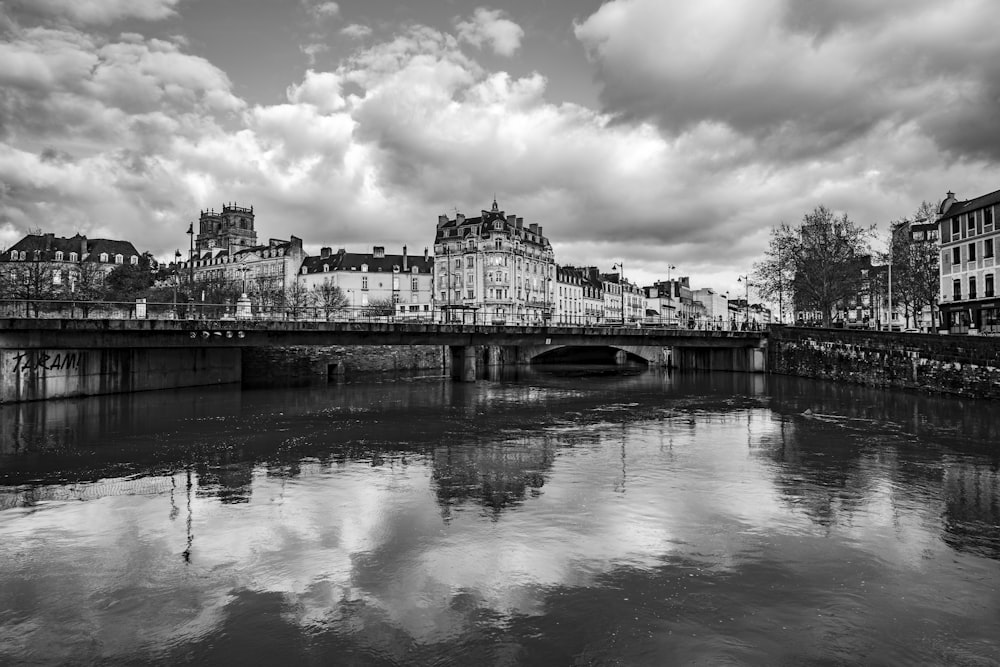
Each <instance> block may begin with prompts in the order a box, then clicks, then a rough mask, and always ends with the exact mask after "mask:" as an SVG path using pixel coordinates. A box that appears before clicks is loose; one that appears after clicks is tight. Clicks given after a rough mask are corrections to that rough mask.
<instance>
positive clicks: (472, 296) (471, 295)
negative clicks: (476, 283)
mask: <svg viewBox="0 0 1000 667" xmlns="http://www.w3.org/2000/svg"><path fill="white" fill-rule="evenodd" d="M466 294H467V295H468V296H467V298H469V299H475V298H476V291H475V290H474V289H472V288H469V289H468V290H466Z"/></svg>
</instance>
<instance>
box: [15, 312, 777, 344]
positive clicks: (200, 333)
mask: <svg viewBox="0 0 1000 667" xmlns="http://www.w3.org/2000/svg"><path fill="white" fill-rule="evenodd" d="M766 338H767V333H766V332H761V331H714V330H701V329H677V328H641V329H640V328H628V327H620V326H618V327H614V326H603V327H602V326H513V325H511V326H504V325H482V324H480V325H472V324H438V323H429V322H420V323H417V322H343V321H337V322H326V321H302V320H297V321H259V320H174V319H162V320H160V319H131V320H129V319H105V320H97V319H56V318H51V319H47V318H43V319H35V318H5V319H0V348H11V347H18V348H34V349H38V348H124V347H156V348H162V347H191V346H217V347H257V346H267V345H609V346H639V345H651V346H675V347H725V348H742V347H760V346H761V345H763V344H764V341H765V340H766Z"/></svg>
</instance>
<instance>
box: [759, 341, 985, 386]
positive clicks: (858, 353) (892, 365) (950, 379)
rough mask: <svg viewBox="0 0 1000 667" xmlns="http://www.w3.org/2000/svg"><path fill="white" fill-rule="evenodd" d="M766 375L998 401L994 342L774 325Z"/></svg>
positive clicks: (769, 345)
mask: <svg viewBox="0 0 1000 667" xmlns="http://www.w3.org/2000/svg"><path fill="white" fill-rule="evenodd" d="M768 368H769V370H770V372H772V373H779V374H783V375H795V376H799V377H808V378H817V379H822V380H833V381H835V382H850V383H854V384H861V385H868V386H875V387H892V388H897V389H913V390H918V391H923V392H932V393H944V394H955V395H959V396H969V397H975V398H992V399H1000V338H992V337H986V336H949V335H937V334H915V333H909V334H907V333H889V332H881V331H851V330H847V329H810V328H798V327H794V328H793V327H775V328H774V329H772V330H771V332H770V340H769V344H768Z"/></svg>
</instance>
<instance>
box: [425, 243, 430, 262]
mask: <svg viewBox="0 0 1000 667" xmlns="http://www.w3.org/2000/svg"><path fill="white" fill-rule="evenodd" d="M429 252H430V249H429V248H428V247H427V246H424V261H425V262H426V261H427V255H428V253H429Z"/></svg>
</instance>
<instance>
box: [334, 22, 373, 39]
mask: <svg viewBox="0 0 1000 667" xmlns="http://www.w3.org/2000/svg"><path fill="white" fill-rule="evenodd" d="M340 34H341V35H345V36H347V37H352V38H354V39H364V38H365V37H368V36H370V35H371V34H372V29H371V28H369V27H368V26H366V25H361V24H360V23H352V24H350V25H346V26H344V27H343V28H341V30H340Z"/></svg>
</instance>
